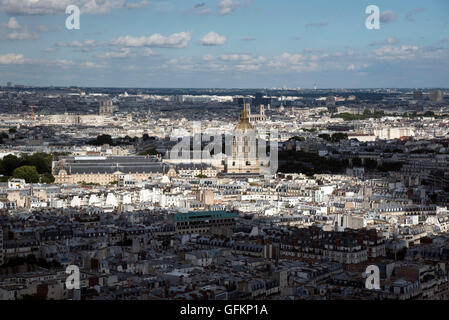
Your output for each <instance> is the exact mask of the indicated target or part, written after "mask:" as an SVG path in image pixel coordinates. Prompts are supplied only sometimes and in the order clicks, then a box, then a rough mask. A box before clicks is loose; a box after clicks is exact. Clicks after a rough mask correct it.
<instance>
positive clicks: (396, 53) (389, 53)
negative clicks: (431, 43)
mask: <svg viewBox="0 0 449 320" xmlns="http://www.w3.org/2000/svg"><path fill="white" fill-rule="evenodd" d="M418 50H419V47H418V46H411V45H403V46H399V47H393V46H383V47H381V48H379V49H377V50H374V54H375V55H376V58H377V59H380V60H397V59H399V60H405V59H412V58H415V57H416V55H417V53H418Z"/></svg>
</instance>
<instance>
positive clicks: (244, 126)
mask: <svg viewBox="0 0 449 320" xmlns="http://www.w3.org/2000/svg"><path fill="white" fill-rule="evenodd" d="M253 129H254V127H253V126H252V125H251V123H249V118H248V112H247V111H246V104H245V103H244V104H243V111H242V115H241V116H240V121H239V123H237V125H236V126H235V128H234V131H237V130H239V131H243V132H246V131H249V130H253Z"/></svg>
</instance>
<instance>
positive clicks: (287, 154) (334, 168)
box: [278, 151, 402, 176]
mask: <svg viewBox="0 0 449 320" xmlns="http://www.w3.org/2000/svg"><path fill="white" fill-rule="evenodd" d="M351 167H364V168H365V170H367V171H379V172H389V171H399V170H401V168H402V163H401V162H385V163H383V164H381V165H378V163H377V161H376V160H373V159H365V161H364V162H363V161H362V159H360V158H353V159H352V165H351V163H350V161H349V160H348V159H341V160H339V159H331V158H326V157H320V156H319V155H318V154H317V153H313V152H304V151H280V152H279V169H278V172H282V173H303V174H305V175H307V176H313V175H315V174H326V173H328V174H329V173H330V174H339V173H345V171H346V169H347V168H351Z"/></svg>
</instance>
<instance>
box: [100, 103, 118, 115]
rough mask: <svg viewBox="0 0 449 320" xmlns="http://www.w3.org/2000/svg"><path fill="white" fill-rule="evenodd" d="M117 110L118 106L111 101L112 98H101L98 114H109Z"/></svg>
mask: <svg viewBox="0 0 449 320" xmlns="http://www.w3.org/2000/svg"><path fill="white" fill-rule="evenodd" d="M117 111H118V107H117V106H115V105H114V104H113V103H112V100H110V99H109V100H101V101H100V108H99V114H100V115H111V114H113V113H114V112H117Z"/></svg>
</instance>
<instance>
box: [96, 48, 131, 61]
mask: <svg viewBox="0 0 449 320" xmlns="http://www.w3.org/2000/svg"><path fill="white" fill-rule="evenodd" d="M130 54H131V49H129V48H122V49H120V51H110V52H105V53H103V54H100V55H98V57H99V58H103V59H108V58H115V59H117V58H127V57H129V56H130Z"/></svg>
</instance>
